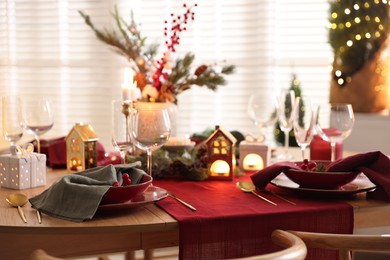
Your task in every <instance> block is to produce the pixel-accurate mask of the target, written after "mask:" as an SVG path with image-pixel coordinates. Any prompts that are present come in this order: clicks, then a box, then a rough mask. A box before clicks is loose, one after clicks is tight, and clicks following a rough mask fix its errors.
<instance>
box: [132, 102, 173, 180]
mask: <svg viewBox="0 0 390 260" xmlns="http://www.w3.org/2000/svg"><path fill="white" fill-rule="evenodd" d="M132 112H133V113H132V119H131V122H132V129H131V133H132V137H133V138H134V143H135V145H136V146H137V147H138V148H140V149H141V150H143V151H146V155H147V169H148V174H149V175H151V176H153V175H152V168H153V165H152V152H153V151H155V150H157V149H158V148H160V147H161V146H163V145H164V144H165V143H166V142H167V141H168V139H169V136H170V133H171V123H170V119H169V112H168V110H167V109H161V108H156V107H155V106H153V103H150V104H149V103H143V104H140V103H137V104H135V108H133V110H132Z"/></svg>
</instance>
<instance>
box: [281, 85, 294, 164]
mask: <svg viewBox="0 0 390 260" xmlns="http://www.w3.org/2000/svg"><path fill="white" fill-rule="evenodd" d="M294 102H295V92H294V91H293V90H290V91H288V92H283V93H282V94H281V95H280V96H279V98H278V103H277V104H278V122H279V126H280V129H281V130H282V131H283V132H284V153H283V154H280V155H279V156H278V158H279V159H285V160H287V159H292V155H291V154H289V153H288V148H289V133H290V131H291V129H292V127H293V118H294V116H293V115H294V112H293V110H294Z"/></svg>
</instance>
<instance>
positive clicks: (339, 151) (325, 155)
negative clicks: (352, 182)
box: [310, 135, 343, 161]
mask: <svg viewBox="0 0 390 260" xmlns="http://www.w3.org/2000/svg"><path fill="white" fill-rule="evenodd" d="M341 158H343V144H342V143H336V160H338V159H341ZM331 159H332V148H331V145H330V142H327V141H324V140H323V139H322V138H321V137H320V136H318V135H315V136H314V137H313V141H311V143H310V160H324V161H330V160H331Z"/></svg>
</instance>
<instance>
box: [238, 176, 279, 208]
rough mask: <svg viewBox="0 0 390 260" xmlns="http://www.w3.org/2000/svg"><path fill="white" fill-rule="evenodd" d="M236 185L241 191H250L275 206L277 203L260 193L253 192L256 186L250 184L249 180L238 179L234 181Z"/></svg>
mask: <svg viewBox="0 0 390 260" xmlns="http://www.w3.org/2000/svg"><path fill="white" fill-rule="evenodd" d="M236 185H237V187H238V188H239V189H240V190H242V191H245V192H249V193H252V194H253V195H255V196H257V197H259V198H260V199H262V200H264V201H266V202H268V203H270V204H272V205H275V206H277V205H278V204H276V203H275V202H273V201H271V200H269V199H267V198H265V197H263V196H261V195H260V194H257V193H256V192H255V190H256V188H255V187H254V186H252V185H251V183H250V182H246V181H239V182H237V183H236Z"/></svg>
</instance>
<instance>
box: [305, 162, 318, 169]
mask: <svg viewBox="0 0 390 260" xmlns="http://www.w3.org/2000/svg"><path fill="white" fill-rule="evenodd" d="M307 167H308V168H309V169H313V168H316V167H317V163H316V162H309V164H308V165H307Z"/></svg>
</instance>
